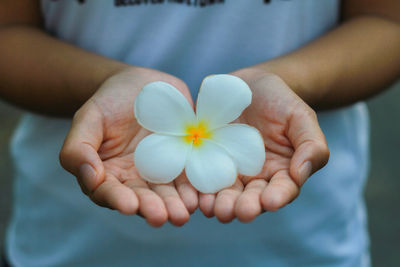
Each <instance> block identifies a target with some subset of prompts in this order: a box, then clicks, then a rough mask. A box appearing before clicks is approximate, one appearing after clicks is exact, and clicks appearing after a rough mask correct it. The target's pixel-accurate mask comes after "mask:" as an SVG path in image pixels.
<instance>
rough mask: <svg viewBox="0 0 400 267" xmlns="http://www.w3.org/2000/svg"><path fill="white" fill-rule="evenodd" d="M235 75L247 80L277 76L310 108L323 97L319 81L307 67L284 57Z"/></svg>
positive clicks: (242, 70) (248, 68) (240, 71)
mask: <svg viewBox="0 0 400 267" xmlns="http://www.w3.org/2000/svg"><path fill="white" fill-rule="evenodd" d="M235 73H238V76H239V77H241V78H242V76H243V77H244V78H245V79H246V78H249V77H253V78H257V77H260V76H262V75H276V76H278V77H279V78H280V79H282V80H283V81H284V82H285V83H286V84H287V85H288V86H289V87H290V89H291V90H292V91H293V92H295V93H296V94H297V95H298V96H299V97H300V98H301V99H303V100H304V101H305V102H306V103H307V104H309V105H310V106H315V105H316V103H317V102H318V99H319V98H321V97H322V96H321V95H320V94H322V91H321V90H316V88H321V87H319V86H318V85H317V84H318V80H317V79H315V78H314V75H312V73H311V72H310V71H309V70H308V68H307V66H305V64H302V63H299V62H296V61H294V60H289V59H286V58H284V57H283V58H277V59H273V60H270V61H266V62H263V63H261V64H258V65H254V66H251V67H247V68H244V69H241V70H238V71H236V72H235Z"/></svg>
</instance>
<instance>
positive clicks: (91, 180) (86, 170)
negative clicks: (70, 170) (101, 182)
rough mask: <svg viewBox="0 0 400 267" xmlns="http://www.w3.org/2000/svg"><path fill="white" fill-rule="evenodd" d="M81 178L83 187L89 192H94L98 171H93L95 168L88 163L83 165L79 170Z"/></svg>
mask: <svg viewBox="0 0 400 267" xmlns="http://www.w3.org/2000/svg"><path fill="white" fill-rule="evenodd" d="M79 176H80V179H81V181H82V183H83V185H84V186H85V187H86V188H87V189H88V190H89V191H92V190H93V188H94V187H95V186H96V181H95V180H96V171H95V170H94V169H93V167H92V166H91V165H90V164H88V163H85V164H82V165H81V167H80V168H79Z"/></svg>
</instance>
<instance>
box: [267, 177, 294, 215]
mask: <svg viewBox="0 0 400 267" xmlns="http://www.w3.org/2000/svg"><path fill="white" fill-rule="evenodd" d="M299 193H300V188H299V187H298V185H297V184H296V183H295V182H294V181H293V179H292V178H291V177H290V176H289V172H288V171H287V170H281V171H279V172H277V173H276V174H275V175H274V176H273V177H272V178H271V180H270V181H269V184H268V185H267V186H266V187H265V189H264V191H263V192H262V195H261V203H262V205H263V207H264V209H265V210H269V211H276V210H278V209H280V208H282V207H283V206H285V205H287V204H288V203H290V202H291V201H292V200H293V199H295V198H296V197H297V196H298V195H299Z"/></svg>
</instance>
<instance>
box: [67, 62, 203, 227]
mask: <svg viewBox="0 0 400 267" xmlns="http://www.w3.org/2000/svg"><path fill="white" fill-rule="evenodd" d="M153 81H164V82H167V83H170V84H172V85H173V86H175V87H176V88H177V89H178V90H180V91H181V92H182V93H183V95H184V96H185V97H186V98H187V99H188V101H189V103H191V104H192V100H191V96H190V93H189V90H188V88H187V86H186V85H185V83H184V82H182V81H181V80H179V79H177V78H175V77H173V76H171V75H168V74H166V73H162V72H159V71H156V70H151V69H145V68H129V69H126V70H123V71H121V72H119V73H117V74H115V75H113V76H112V77H110V78H109V79H108V80H107V81H105V82H104V83H103V85H102V86H101V87H100V88H99V90H98V91H97V92H96V93H95V94H94V95H93V96H92V97H91V98H90V99H89V100H88V101H87V102H86V103H85V104H84V105H83V106H82V107H81V108H80V109H79V110H78V111H77V112H76V114H75V116H74V118H73V121H72V126H71V129H70V131H69V133H68V136H67V137H66V139H65V142H64V145H63V148H62V150H61V152H60V162H61V164H62V166H63V167H64V168H65V169H66V170H67V171H69V172H71V173H72V174H74V175H75V176H76V177H77V179H78V182H79V184H80V186H81V189H82V191H83V192H84V193H85V194H86V195H88V196H89V197H90V198H91V199H92V201H93V202H95V203H96V204H98V205H100V206H104V207H108V208H111V209H115V210H118V211H120V212H121V213H123V214H136V213H137V214H139V215H141V216H143V217H144V218H145V219H146V220H147V222H148V223H149V224H150V225H153V226H160V225H162V224H163V223H165V222H166V221H167V220H169V221H170V222H171V223H172V224H174V225H182V224H184V223H185V222H187V221H188V219H189V213H191V212H193V211H194V210H195V209H196V208H197V206H198V194H197V191H196V190H195V189H194V188H193V187H192V186H191V185H190V183H189V182H188V180H187V179H186V178H185V177H184V175H183V174H182V175H181V176H180V177H178V178H177V179H175V181H174V182H172V183H170V184H165V185H156V184H151V183H147V182H146V181H144V180H143V179H141V178H140V176H139V174H138V172H137V170H136V168H135V166H134V162H133V152H134V150H135V147H136V145H137V144H138V143H139V141H140V140H141V139H143V138H144V137H145V136H146V135H148V134H149V132H148V131H147V130H145V129H144V128H142V127H141V126H140V125H139V124H138V123H137V122H136V120H135V116H134V112H133V110H134V109H133V106H134V101H135V98H136V96H137V94H138V93H139V91H140V90H141V88H143V86H144V85H145V84H147V83H149V82H153Z"/></svg>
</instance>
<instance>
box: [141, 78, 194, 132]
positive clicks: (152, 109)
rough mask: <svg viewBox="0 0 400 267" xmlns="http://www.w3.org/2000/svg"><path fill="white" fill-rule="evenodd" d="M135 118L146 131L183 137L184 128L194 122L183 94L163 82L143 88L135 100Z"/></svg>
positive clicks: (153, 83) (192, 113)
mask: <svg viewBox="0 0 400 267" xmlns="http://www.w3.org/2000/svg"><path fill="white" fill-rule="evenodd" d="M135 116H136V119H137V121H138V123H139V124H140V125H142V126H143V127H144V128H146V129H147V130H150V131H152V132H157V133H164V134H171V135H184V134H185V127H187V125H188V124H193V123H194V122H195V121H196V116H195V115H194V111H193V108H192V107H191V106H190V104H189V102H188V101H187V100H186V98H185V97H184V96H183V94H182V93H181V92H179V91H178V89H176V88H175V87H173V86H172V85H170V84H168V83H165V82H152V83H149V84H147V85H146V86H144V87H143V89H142V90H141V91H140V93H139V95H138V96H137V97H136V100H135Z"/></svg>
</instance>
